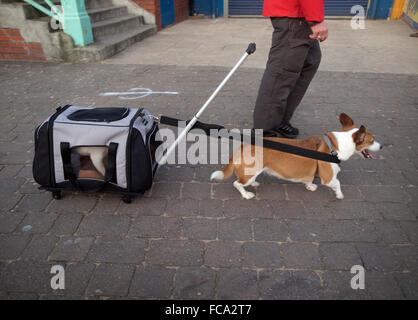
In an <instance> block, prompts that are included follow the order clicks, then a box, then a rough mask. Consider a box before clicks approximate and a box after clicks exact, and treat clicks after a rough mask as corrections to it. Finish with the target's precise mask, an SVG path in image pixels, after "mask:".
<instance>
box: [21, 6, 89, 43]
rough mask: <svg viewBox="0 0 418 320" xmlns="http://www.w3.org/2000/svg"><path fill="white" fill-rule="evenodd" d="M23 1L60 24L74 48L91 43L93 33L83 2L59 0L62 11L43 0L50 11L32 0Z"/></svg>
mask: <svg viewBox="0 0 418 320" xmlns="http://www.w3.org/2000/svg"><path fill="white" fill-rule="evenodd" d="M23 1H25V2H26V3H28V4H30V5H31V6H33V7H34V8H36V9H38V10H39V11H41V12H43V13H44V14H46V15H47V16H50V17H51V18H53V19H55V20H57V21H58V22H60V23H61V24H62V26H63V29H64V33H66V34H68V35H70V36H71V38H73V40H74V44H75V45H76V46H85V45H88V44H90V43H92V42H93V31H92V28H91V23H90V17H89V15H88V14H87V11H86V7H85V4H84V0H71V1H70V0H61V7H62V11H61V10H60V9H59V8H58V7H57V6H56V5H54V3H52V1H51V0H44V1H45V3H46V4H47V5H48V6H49V7H50V8H51V9H50V10H48V9H47V8H46V7H44V6H42V5H40V4H39V3H37V2H35V1H33V0H23Z"/></svg>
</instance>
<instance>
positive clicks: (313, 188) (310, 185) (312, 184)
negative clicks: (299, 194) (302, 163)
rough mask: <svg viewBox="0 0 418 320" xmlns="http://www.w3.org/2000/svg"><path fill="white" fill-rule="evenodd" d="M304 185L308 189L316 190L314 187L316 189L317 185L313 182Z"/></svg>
mask: <svg viewBox="0 0 418 320" xmlns="http://www.w3.org/2000/svg"><path fill="white" fill-rule="evenodd" d="M305 186H306V189H308V190H309V191H316V189H318V186H317V185H316V184H315V183H310V184H306V185H305Z"/></svg>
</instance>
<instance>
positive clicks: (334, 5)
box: [325, 0, 369, 16]
mask: <svg viewBox="0 0 418 320" xmlns="http://www.w3.org/2000/svg"><path fill="white" fill-rule="evenodd" d="M368 2H369V1H368V0H325V15H326V16H352V14H351V7H353V6H355V5H361V6H363V8H364V10H365V13H366V10H367V3H368Z"/></svg>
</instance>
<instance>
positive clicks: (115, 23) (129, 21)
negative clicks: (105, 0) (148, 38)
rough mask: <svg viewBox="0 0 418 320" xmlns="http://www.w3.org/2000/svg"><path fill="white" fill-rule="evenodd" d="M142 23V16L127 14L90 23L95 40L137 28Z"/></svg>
mask: <svg viewBox="0 0 418 320" xmlns="http://www.w3.org/2000/svg"><path fill="white" fill-rule="evenodd" d="M142 24H143V17H141V16H136V15H134V14H127V15H124V16H121V17H115V18H111V19H106V20H103V21H99V22H95V23H92V24H91V27H92V29H93V37H94V40H95V41H98V40H100V39H103V38H105V37H108V36H111V35H116V34H118V33H123V32H125V31H129V30H134V29H137V28H138V27H139V26H140V25H142Z"/></svg>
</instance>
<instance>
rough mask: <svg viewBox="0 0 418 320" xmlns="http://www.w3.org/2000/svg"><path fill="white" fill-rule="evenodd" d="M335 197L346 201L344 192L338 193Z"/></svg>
mask: <svg viewBox="0 0 418 320" xmlns="http://www.w3.org/2000/svg"><path fill="white" fill-rule="evenodd" d="M335 196H336V197H337V199H340V200H342V199H344V195H343V193H342V192H338V193H336V194H335Z"/></svg>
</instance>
